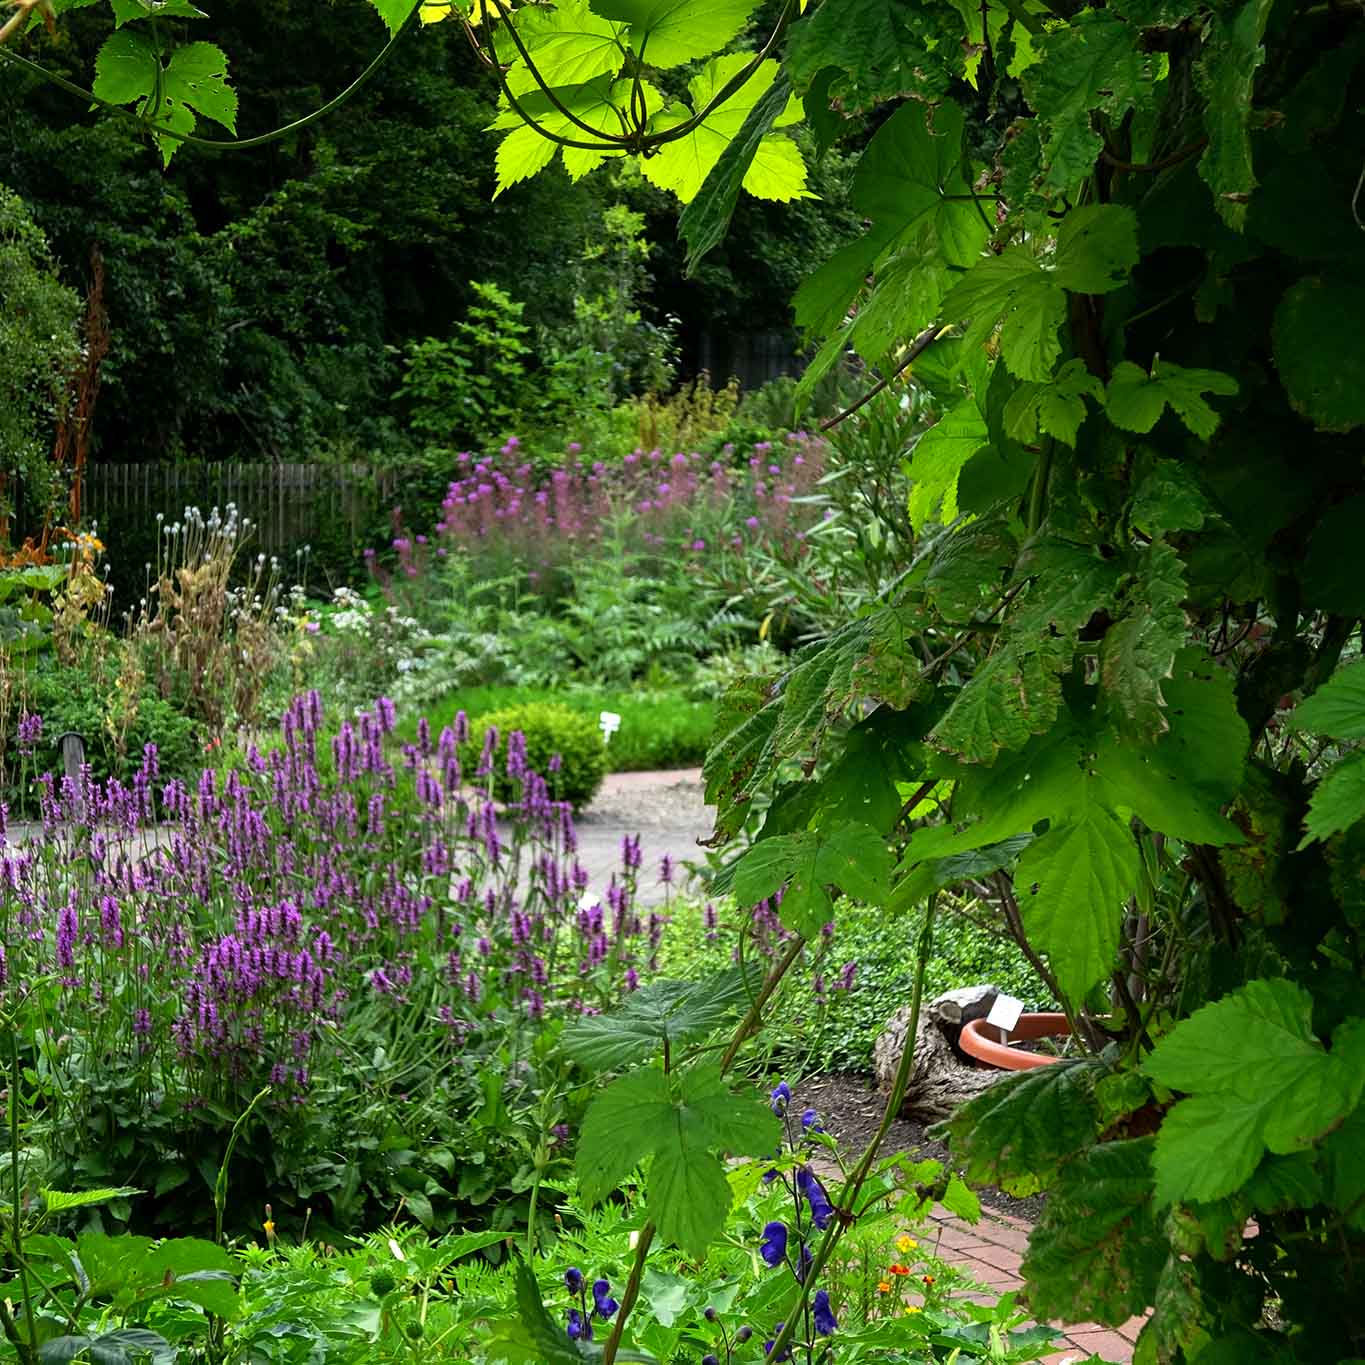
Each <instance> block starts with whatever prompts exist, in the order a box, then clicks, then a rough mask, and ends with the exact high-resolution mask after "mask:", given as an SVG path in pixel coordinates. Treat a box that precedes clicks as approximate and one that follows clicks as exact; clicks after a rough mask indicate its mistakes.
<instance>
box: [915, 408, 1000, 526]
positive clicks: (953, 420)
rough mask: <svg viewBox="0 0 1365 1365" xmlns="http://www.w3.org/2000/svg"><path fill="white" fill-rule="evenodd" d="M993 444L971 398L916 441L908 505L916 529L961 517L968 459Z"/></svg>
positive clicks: (940, 419)
mask: <svg viewBox="0 0 1365 1365" xmlns="http://www.w3.org/2000/svg"><path fill="white" fill-rule="evenodd" d="M989 444H990V433H989V432H988V431H987V430H986V421H985V418H983V417H982V416H981V414H980V412H979V411H978V410H977V406H976V404H975V403H974V402H973V401H972V400H971V399H970V398H966V399H963V400H962V402H960V403H958V404H957V406H956V407H954V408H952V409H951V410H950V411H948V412H946V413H944V415H943V416H942V417H940V418H939V420H938V421H937V422H935V423H934V425H933V426H931V427H930V428H929V430H928V431H926V432H925V433H924V435H923V436H921V437H920V438H919V440H918V441H916V442H915V445H914V448H913V450H912V452H911V455H910V468H909V474H910V502H909V508H908V511H909V514H910V521H911V524H912V525H913V526H914V528H915V530H917V531H922V530H923V529H924V527H925V526H926V525H927V524H929V523H930V522H934V521H937V522H939V523H941V524H942V525H945V526H946V525H948V524H949V523H950V522H952V521H953V520H954V519H955V518H956V517H957V477H958V475H959V474H960V473H961V472H962V467H963V466H964V465H965V464H966V463H967V461H968V460H970V459H971V458H972V456H973V455H975V454H976V452H977V451H978V450H980V449H981V448H982V447H983V446H985V445H989Z"/></svg>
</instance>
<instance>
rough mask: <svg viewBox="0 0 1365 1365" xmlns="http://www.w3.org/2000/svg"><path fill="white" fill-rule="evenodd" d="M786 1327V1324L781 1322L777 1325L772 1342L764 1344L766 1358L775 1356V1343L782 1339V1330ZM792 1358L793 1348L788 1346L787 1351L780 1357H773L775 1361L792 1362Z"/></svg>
mask: <svg viewBox="0 0 1365 1365" xmlns="http://www.w3.org/2000/svg"><path fill="white" fill-rule="evenodd" d="M784 1325H785V1324H783V1323H780V1322H779V1323H778V1324H777V1326H776V1327H774V1328H773V1332H774V1336H773V1339H772V1341H765V1342H764V1343H763V1354H764V1355H765V1356H771V1355H773V1341H776V1340H777V1338H778V1337H780V1336H781V1335H782V1328H783V1326H784ZM791 1358H792V1348H791V1347H790V1346H788V1347H787V1348H786V1350H784V1351H783V1352H782V1354H781V1355H780V1356H773V1359H774V1360H790V1359H791Z"/></svg>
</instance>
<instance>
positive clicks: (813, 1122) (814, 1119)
mask: <svg viewBox="0 0 1365 1365" xmlns="http://www.w3.org/2000/svg"><path fill="white" fill-rule="evenodd" d="M801 1131H802V1132H803V1133H823V1132H824V1131H825V1126H824V1124H822V1123H821V1122H820V1115H819V1114H817V1113H816V1112H815V1110H814V1109H803V1110H802V1111H801Z"/></svg>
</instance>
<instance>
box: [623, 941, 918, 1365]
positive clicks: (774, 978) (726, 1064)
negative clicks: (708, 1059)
mask: <svg viewBox="0 0 1365 1365" xmlns="http://www.w3.org/2000/svg"><path fill="white" fill-rule="evenodd" d="M805 946H806V940H805V939H804V938H802V937H801V935H800V934H797V936H796V937H795V938H794V939H792V941H791V942H790V943H789V944H788V945H787V951H786V952H784V953H783V954H782V956H781V957H780V958H779V959H778V960H777V962H776V963H774V964H773V968H772V970H771V971H770V972H769V973H768V975H767V977H766V978H765V979H764V982H763V985H762V986H761V987H760V988H759V992H758V994H757V995H756V996H754V998H753V1001H752V1003H751V1004H750V1005H749V1010H748V1013H746V1014H745V1016H744V1018H743V1019H741V1020H740V1021H739V1023H738V1024H737V1025H736V1027H735V1032H734V1035H733V1036H732V1037H731V1039H730V1045H729V1047H727V1048H726V1049H725V1055H724V1056H723V1057H722V1058H721V1059H720V1071H721V1075H722V1076H723V1075H724V1074H725V1073H726V1072H727V1071H728V1070H729V1069H730V1067H731V1066H732V1065H734V1060H735V1058H736V1057H737V1056H738V1055H739V1050H740V1048H741V1047H743V1045H744V1040H745V1039H746V1038H747V1037H748V1036H749V1035H750V1034H751V1033H752V1032H753V1031H754V1029H755V1028H757V1026H758V1021H759V1019H760V1018H761V1017H762V1014H763V1006H764V1005H765V1004H767V1002H768V1001H769V1000H770V999H771V998H772V993H773V992H774V991H775V990H776V989H777V988H778V986H779V985H780V984H781V982H782V978H783V977H784V976H786V974H787V972H788V971H789V970H790V968H791V965H792V963H794V962H795V961H796V959H797V958H798V957H799V956H800V955H801V949H802V948H804V947H805ZM920 976H921V978H922V977H923V972H922V971H921V973H920ZM916 1001H917V1002H918V995H917V996H916ZM655 1230H656V1229H655V1227H654V1223H653V1221H650V1222H647V1223H646V1224H645V1225H644V1227H642V1228H641V1229H640V1236H639V1238H638V1240H637V1241H636V1243H635V1261H634V1264H632V1266H631V1268H630V1283H629V1284H627V1285H626V1292H625V1293H624V1294H623V1295H622V1297H621V1311H620V1312H619V1313H618V1314H617V1315H616V1321H615V1322H614V1323H613V1324H612V1329H611V1336H610V1338H609V1339H608V1341H607V1344H606V1346H605V1347H603V1349H602V1365H615V1361H616V1353H617V1351H618V1350H620V1348H621V1337H622V1334H623V1333H624V1332H625V1330H626V1320H627V1319H628V1318H629V1317H630V1312H631V1309H632V1308H634V1307H635V1300H636V1299H637V1298H638V1297H639V1294H640V1280H641V1277H642V1276H643V1275H644V1273H645V1258H646V1257H647V1256H648V1255H649V1247H650V1243H651V1242H653V1240H654V1233H655Z"/></svg>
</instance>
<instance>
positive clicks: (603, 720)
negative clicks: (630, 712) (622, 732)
mask: <svg viewBox="0 0 1365 1365" xmlns="http://www.w3.org/2000/svg"><path fill="white" fill-rule="evenodd" d="M597 723H598V725H600V726H601V727H602V743H603V744H610V743H611V737H612V736H613V735H614V734H615V733H616V732H617V731H618V730H619V729H620V728H621V717H620V716H618V715H617V714H616V712H615V711H603V712H602V713H601V715H599V716H598V717H597Z"/></svg>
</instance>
